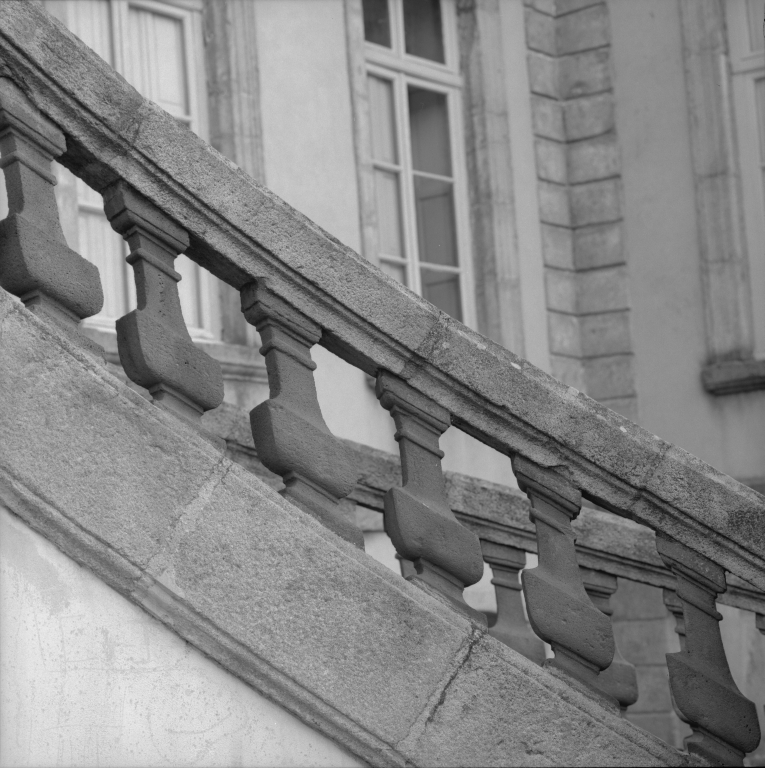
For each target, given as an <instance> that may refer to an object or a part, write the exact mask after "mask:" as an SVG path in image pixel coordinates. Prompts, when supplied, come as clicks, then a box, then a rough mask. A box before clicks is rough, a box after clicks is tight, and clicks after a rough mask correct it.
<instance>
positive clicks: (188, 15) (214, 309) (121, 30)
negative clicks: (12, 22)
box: [51, 0, 221, 340]
mask: <svg viewBox="0 0 765 768" xmlns="http://www.w3.org/2000/svg"><path fill="white" fill-rule="evenodd" d="M60 1H61V0H56V4H57V3H58V2H60ZM74 2H77V0H66V5H67V6H68V5H69V4H70V3H74ZM100 2H103V3H108V5H109V9H110V32H111V39H110V46H111V53H112V58H113V61H112V62H110V63H111V65H112V66H113V67H114V69H115V70H116V71H117V72H119V73H120V74H123V76H124V73H125V72H126V53H125V44H126V43H125V41H127V40H128V35H127V25H128V23H129V22H128V14H129V10H130V8H138V9H142V10H146V11H151V12H154V13H158V14H162V15H164V16H168V17H170V18H172V19H176V20H178V21H180V22H181V26H182V35H183V46H184V64H185V69H186V74H187V85H188V92H187V94H186V98H187V102H188V116H184V115H180V114H179V115H173V117H175V118H176V119H177V120H178V121H179V122H181V123H183V124H185V125H187V126H188V127H189V129H190V130H192V131H194V132H195V133H196V134H198V135H199V136H200V137H201V138H203V139H205V140H207V138H208V133H209V126H208V115H207V87H206V82H205V73H204V67H203V64H202V62H203V61H204V50H203V37H202V8H203V2H202V0H100ZM62 5H64V3H62ZM51 10H53V11H54V12H56V10H57V9H56V8H55V5H54V6H53V7H52V8H51ZM60 10H63V11H64V15H63V16H64V17H63V18H62V20H63V21H64V23H66V9H65V8H61V9H60ZM56 15H58V16H59V17H60V18H61V16H62V14H61V13H56ZM60 170H61V171H63V169H60ZM62 181H64V186H66V185H67V184H68V182H67V181H66V180H64V179H62ZM77 205H78V210H79V208H82V209H89V210H93V211H95V210H96V209H97V210H98V212H101V213H102V212H103V207H102V206H100V207H96V208H94V207H93V206H92V205H89V204H88V203H87V202H84V201H82V200H81V199H80V200H78V203H77ZM67 229H69V230H70V231H71V227H68V226H65V231H66V230H67ZM122 248H123V253H124V254H125V255H127V249H126V246H125V244H124V243H123V244H122ZM192 268H193V269H195V271H196V275H197V277H198V283H197V286H198V290H197V291H196V295H195V296H194V297H193V298H192V300H193V301H194V303H195V305H196V308H197V310H196V311H197V313H198V314H199V316H200V317H201V323H200V324H199V325H192V324H191V323H190V322H189V320H188V319H187V328H188V331H189V334H190V335H191V337H192V338H194V339H199V340H218V339H220V336H221V327H220V326H221V318H220V306H219V302H220V299H219V295H218V290H217V282H216V280H215V278H214V277H213V276H212V275H211V274H210V273H209V272H208V271H207V270H205V269H202V268H201V267H199V266H197V265H193V266H192V263H189V262H188V261H187V257H185V256H181V257H179V258H178V259H177V260H176V269H178V270H179V271H181V272H182V273H183V272H184V271H187V270H189V269H192ZM123 274H124V281H125V288H126V292H127V304H128V306H131V305H134V304H135V285H134V280H133V275H132V270H131V269H129V267H128V265H127V263H126V262H124V261H123ZM188 285H190V283H188V282H187V283H186V284H184V282H183V280H181V283H180V284H179V286H178V288H179V291H180V292H181V294H182V301H183V300H184V299H186V300H188V297H186V296H184V295H183V292H184V290H188V289H187V286H188ZM114 320H115V318H112V317H107V316H103V315H101V316H99V315H96V316H95V317H92V318H88V319H87V320H85V321H84V324H85V325H86V326H89V327H93V328H96V329H102V330H114Z"/></svg>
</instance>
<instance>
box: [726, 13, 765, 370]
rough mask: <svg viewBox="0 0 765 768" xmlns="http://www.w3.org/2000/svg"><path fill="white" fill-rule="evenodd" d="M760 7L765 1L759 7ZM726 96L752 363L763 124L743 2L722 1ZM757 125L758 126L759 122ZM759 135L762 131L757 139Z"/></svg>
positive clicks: (760, 280)
mask: <svg viewBox="0 0 765 768" xmlns="http://www.w3.org/2000/svg"><path fill="white" fill-rule="evenodd" d="M762 5H763V7H764V9H765V3H762ZM725 13H726V28H727V35H728V51H729V59H730V81H731V95H732V103H733V112H734V124H735V130H736V139H737V144H738V161H739V168H740V174H741V186H742V192H743V194H742V208H743V218H744V238H745V242H746V246H747V255H748V264H749V290H750V291H751V294H752V296H751V298H752V301H751V310H752V320H753V328H752V331H753V343H754V357H755V359H765V303H763V302H762V301H758V300H757V296H758V293H757V291H756V290H755V286H757V285H759V286H761V287H762V289H763V291H765V246H763V243H765V179H764V178H763V172H764V171H765V151H763V149H761V142H762V143H763V144H765V120H761V119H760V116H758V114H757V94H756V88H757V82H758V81H760V80H762V81H763V83H765V45H764V46H763V48H762V49H760V50H754V51H753V50H752V49H751V45H750V28H749V5H748V3H747V2H745V1H744V0H733V1H731V0H728V2H726V3H725ZM760 123H762V124H760ZM758 128H759V130H758ZM759 131H762V132H763V135H762V136H761V135H760V133H759Z"/></svg>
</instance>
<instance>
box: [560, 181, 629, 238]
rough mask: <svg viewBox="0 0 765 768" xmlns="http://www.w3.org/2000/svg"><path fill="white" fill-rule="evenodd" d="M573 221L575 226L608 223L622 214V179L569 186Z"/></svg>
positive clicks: (616, 219)
mask: <svg viewBox="0 0 765 768" xmlns="http://www.w3.org/2000/svg"><path fill="white" fill-rule="evenodd" d="M569 189H570V193H569V197H570V204H571V221H572V224H573V226H575V227H584V226H587V225H588V224H606V223H608V222H614V221H618V220H619V219H620V218H621V216H622V199H621V191H622V189H621V180H620V179H619V178H618V177H617V178H613V179H605V180H604V181H591V182H588V183H586V184H576V185H574V186H572V187H570V188H569Z"/></svg>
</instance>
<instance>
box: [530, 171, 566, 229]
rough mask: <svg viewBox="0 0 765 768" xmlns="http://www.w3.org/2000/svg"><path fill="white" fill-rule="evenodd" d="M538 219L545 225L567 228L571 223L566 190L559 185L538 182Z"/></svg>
mask: <svg viewBox="0 0 765 768" xmlns="http://www.w3.org/2000/svg"><path fill="white" fill-rule="evenodd" d="M538 190H539V218H540V220H541V221H542V222H544V223H545V224H557V225H558V226H560V227H568V226H569V225H570V223H571V213H570V210H569V197H568V189H567V187H564V186H562V185H560V184H554V183H552V182H550V181H543V180H541V179H540V180H539V183H538Z"/></svg>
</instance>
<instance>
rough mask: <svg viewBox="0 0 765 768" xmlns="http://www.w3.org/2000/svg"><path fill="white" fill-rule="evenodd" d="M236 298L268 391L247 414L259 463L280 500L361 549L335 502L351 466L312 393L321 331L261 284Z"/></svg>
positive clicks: (346, 487) (345, 490) (350, 477)
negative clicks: (253, 336)
mask: <svg viewBox="0 0 765 768" xmlns="http://www.w3.org/2000/svg"><path fill="white" fill-rule="evenodd" d="M241 295H242V311H243V312H244V316H245V318H246V319H247V321H248V322H249V323H251V324H252V325H254V326H255V327H256V328H257V329H258V331H259V332H260V337H261V340H262V341H263V346H262V347H261V348H260V352H261V354H262V355H263V356H264V357H265V359H266V369H267V371H268V383H269V387H270V390H271V398H270V399H269V400H266V401H265V402H264V403H261V404H260V405H258V406H257V407H255V408H253V410H252V411H251V413H250V422H251V424H252V436H253V439H254V441H255V447H256V449H257V452H258V458H260V460H261V461H262V462H263V464H264V465H265V466H266V467H268V469H270V470H271V471H272V472H276V474H278V475H281V477H282V478H283V480H284V484H285V486H286V487H285V488H284V490H283V491H282V494H283V495H284V496H285V497H286V498H288V499H289V500H290V501H292V502H293V503H294V504H296V505H297V506H299V507H300V508H301V509H303V510H304V511H305V512H307V513H308V514H310V515H312V516H313V517H315V518H316V519H317V520H319V521H320V522H321V523H323V524H324V525H325V526H326V527H327V528H329V529H330V530H331V531H334V532H335V533H336V534H338V535H339V536H342V537H343V538H344V539H347V540H348V541H350V542H351V543H353V544H355V545H356V546H357V547H361V548H362V549H363V547H364V536H363V534H362V532H361V530H360V529H359V528H358V527H357V526H356V524H355V522H353V521H351V520H349V519H348V516H347V515H346V514H345V513H344V511H343V509H342V508H341V507H340V505H339V502H340V500H341V499H344V498H345V497H346V496H347V495H348V494H349V493H350V492H351V491H352V490H353V488H354V486H355V484H356V480H357V479H358V476H359V472H358V470H357V468H356V461H355V459H354V456H353V452H352V451H351V449H350V448H348V447H347V446H346V445H344V444H343V443H342V442H340V441H339V440H338V439H337V438H336V437H335V436H334V435H333V434H332V433H331V432H330V431H329V429H328V428H327V425H326V424H325V423H324V419H323V417H322V415H321V408H320V407H319V400H318V398H317V396H316V385H315V383H314V378H313V372H314V370H315V369H316V363H314V362H313V360H311V347H312V346H313V345H314V344H316V342H317V341H319V339H320V338H321V328H320V327H319V326H318V325H316V323H314V322H313V321H312V320H310V319H309V318H308V317H306V316H305V315H303V314H302V313H301V312H299V311H298V310H296V309H295V308H294V307H292V306H290V305H289V304H287V303H286V302H284V301H282V300H281V299H279V298H278V297H277V296H274V295H273V294H272V293H271V292H269V290H268V286H267V285H265V284H264V283H263V282H262V281H258V282H257V283H250V284H249V285H247V286H245V287H244V288H243V289H242V292H241Z"/></svg>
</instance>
